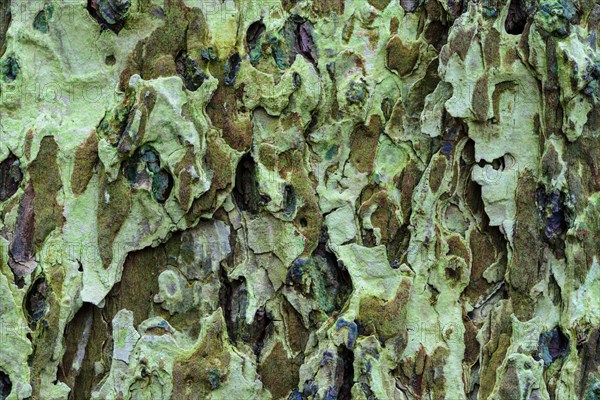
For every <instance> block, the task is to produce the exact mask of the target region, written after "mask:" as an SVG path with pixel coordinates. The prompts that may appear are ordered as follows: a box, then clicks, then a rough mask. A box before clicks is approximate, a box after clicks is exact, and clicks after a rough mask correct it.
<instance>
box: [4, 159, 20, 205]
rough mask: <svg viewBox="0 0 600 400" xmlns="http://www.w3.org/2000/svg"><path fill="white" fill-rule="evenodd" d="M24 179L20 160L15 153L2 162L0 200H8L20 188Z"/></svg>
mask: <svg viewBox="0 0 600 400" xmlns="http://www.w3.org/2000/svg"><path fill="white" fill-rule="evenodd" d="M22 180H23V173H22V172H21V167H20V162H19V159H18V158H17V157H15V156H14V155H12V154H11V155H10V156H8V158H7V159H6V160H4V161H2V162H1V163H0V201H6V200H7V199H9V198H10V197H12V195H14V194H15V193H16V192H17V190H18V189H19V184H20V183H21V181H22Z"/></svg>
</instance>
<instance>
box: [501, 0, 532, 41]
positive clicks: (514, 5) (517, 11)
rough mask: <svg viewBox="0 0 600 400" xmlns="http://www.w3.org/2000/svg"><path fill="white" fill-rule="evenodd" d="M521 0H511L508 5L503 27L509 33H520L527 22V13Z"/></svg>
mask: <svg viewBox="0 0 600 400" xmlns="http://www.w3.org/2000/svg"><path fill="white" fill-rule="evenodd" d="M521 1H522V0H511V1H510V6H509V7H508V15H507V16H506V21H505V22H504V29H505V30H506V33H508V34H510V35H520V34H522V33H523V30H524V29H525V24H526V23H527V13H526V12H525V10H524V9H523V4H522V3H521Z"/></svg>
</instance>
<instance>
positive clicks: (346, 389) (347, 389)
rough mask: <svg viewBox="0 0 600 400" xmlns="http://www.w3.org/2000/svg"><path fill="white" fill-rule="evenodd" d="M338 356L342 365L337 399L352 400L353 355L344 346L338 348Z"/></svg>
mask: <svg viewBox="0 0 600 400" xmlns="http://www.w3.org/2000/svg"><path fill="white" fill-rule="evenodd" d="M338 356H339V357H340V359H341V361H342V363H343V364H342V365H343V372H342V382H341V386H340V389H339V394H338V396H337V399H339V400H350V399H351V398H352V386H353V385H354V353H353V352H352V350H348V349H347V348H346V347H345V346H340V347H339V348H338Z"/></svg>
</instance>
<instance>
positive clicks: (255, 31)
mask: <svg viewBox="0 0 600 400" xmlns="http://www.w3.org/2000/svg"><path fill="white" fill-rule="evenodd" d="M265 30H266V27H265V24H263V22H262V21H256V22H253V23H252V24H250V26H249V27H248V30H247V31H246V45H247V46H248V50H249V52H251V51H252V50H254V49H255V48H256V46H257V45H258V42H259V40H260V38H261V36H262V35H263V34H264V33H265Z"/></svg>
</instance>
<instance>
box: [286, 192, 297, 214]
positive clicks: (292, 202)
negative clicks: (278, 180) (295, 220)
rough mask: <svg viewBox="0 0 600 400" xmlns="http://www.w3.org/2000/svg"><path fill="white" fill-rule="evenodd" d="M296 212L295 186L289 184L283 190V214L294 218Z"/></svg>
mask: <svg viewBox="0 0 600 400" xmlns="http://www.w3.org/2000/svg"><path fill="white" fill-rule="evenodd" d="M295 211H296V190H295V189H294V186H293V185H290V184H287V185H285V188H284V189H283V212H284V213H285V214H286V215H288V216H292V215H293V214H294V212H295Z"/></svg>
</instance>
